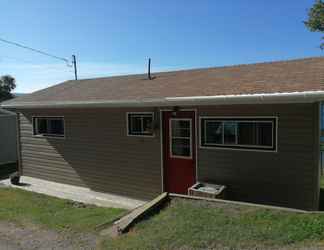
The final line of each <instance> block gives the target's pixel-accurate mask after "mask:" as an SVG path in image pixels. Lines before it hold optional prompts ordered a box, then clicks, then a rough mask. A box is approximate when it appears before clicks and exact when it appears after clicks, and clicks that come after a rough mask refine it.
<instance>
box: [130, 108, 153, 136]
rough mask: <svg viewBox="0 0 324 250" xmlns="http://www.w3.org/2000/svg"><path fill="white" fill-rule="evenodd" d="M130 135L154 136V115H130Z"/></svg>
mask: <svg viewBox="0 0 324 250" xmlns="http://www.w3.org/2000/svg"><path fill="white" fill-rule="evenodd" d="M127 118H128V121H127V124H128V135H133V136H153V113H128V115H127Z"/></svg>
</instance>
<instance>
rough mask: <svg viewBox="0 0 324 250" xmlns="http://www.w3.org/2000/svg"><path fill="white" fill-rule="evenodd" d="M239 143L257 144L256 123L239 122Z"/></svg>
mask: <svg viewBox="0 0 324 250" xmlns="http://www.w3.org/2000/svg"><path fill="white" fill-rule="evenodd" d="M237 132H238V144H241V145H256V144H257V142H256V123H254V122H239V123H238V126H237Z"/></svg>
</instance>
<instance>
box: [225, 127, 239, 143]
mask: <svg viewBox="0 0 324 250" xmlns="http://www.w3.org/2000/svg"><path fill="white" fill-rule="evenodd" d="M224 144H236V122H224Z"/></svg>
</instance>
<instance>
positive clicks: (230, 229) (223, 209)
mask: <svg viewBox="0 0 324 250" xmlns="http://www.w3.org/2000/svg"><path fill="white" fill-rule="evenodd" d="M323 240H324V214H323V215H319V214H301V213H291V212H284V211H280V210H266V209H262V208H256V207H249V206H239V205H230V204H220V203H211V202H206V201H192V200H182V199H174V200H172V201H171V203H170V204H169V205H168V206H167V207H166V208H165V209H163V210H162V211H161V212H160V213H158V214H157V215H155V216H153V217H151V218H150V219H147V220H144V221H143V222H141V223H139V224H137V225H136V226H135V227H134V228H132V229H131V231H130V232H129V233H128V234H125V235H123V236H121V237H119V238H115V239H107V240H106V242H105V243H104V248H105V249H206V248H208V249H211V248H213V249H214V248H216V249H224V248H225V249H242V248H243V249H256V248H257V249H268V248H271V249H279V248H281V247H284V248H285V249H286V248H287V247H288V248H291V249H294V248H295V247H298V246H317V247H318V246H321V247H324V244H323V243H324V242H323V243H322V241H323Z"/></svg>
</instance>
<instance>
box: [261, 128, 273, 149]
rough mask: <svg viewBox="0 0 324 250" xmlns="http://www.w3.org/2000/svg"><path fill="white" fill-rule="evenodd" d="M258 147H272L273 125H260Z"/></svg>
mask: <svg viewBox="0 0 324 250" xmlns="http://www.w3.org/2000/svg"><path fill="white" fill-rule="evenodd" d="M258 145H264V146H271V145H272V124H271V123H269V122H268V123H265V122H263V123H258Z"/></svg>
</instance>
